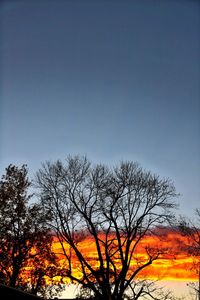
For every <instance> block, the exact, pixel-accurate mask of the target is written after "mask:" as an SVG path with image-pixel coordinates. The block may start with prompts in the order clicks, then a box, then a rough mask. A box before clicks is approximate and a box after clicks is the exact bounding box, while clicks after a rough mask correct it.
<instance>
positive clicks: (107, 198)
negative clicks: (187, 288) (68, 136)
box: [36, 156, 176, 300]
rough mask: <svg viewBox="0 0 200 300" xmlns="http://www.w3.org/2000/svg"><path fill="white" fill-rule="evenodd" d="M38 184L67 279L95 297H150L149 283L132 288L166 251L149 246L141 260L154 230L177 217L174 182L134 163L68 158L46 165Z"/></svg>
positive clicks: (38, 177)
mask: <svg viewBox="0 0 200 300" xmlns="http://www.w3.org/2000/svg"><path fill="white" fill-rule="evenodd" d="M36 182H37V186H38V187H39V188H40V193H41V202H42V205H43V208H44V210H45V213H48V214H49V216H50V217H51V222H50V223H49V225H51V227H52V229H53V230H54V231H55V232H56V233H57V236H58V238H59V240H60V243H61V245H62V248H63V253H64V255H65V258H66V264H67V268H68V271H67V273H66V276H68V277H69V278H70V279H71V280H72V281H73V282H77V283H79V284H81V285H82V287H83V288H86V289H89V290H91V291H92V292H93V294H94V295H95V297H96V298H97V299H107V300H111V299H116V300H121V299H123V298H124V297H125V295H126V292H127V290H129V294H130V295H131V297H132V298H131V299H139V298H140V297H141V296H142V295H144V294H145V293H146V296H147V294H148V293H149V297H150V295H151V293H150V292H149V290H148V285H145V284H144V285H143V286H142V290H141V289H135V290H133V287H134V284H135V283H136V282H137V280H138V278H139V275H140V274H141V272H142V270H143V269H144V268H147V267H148V266H149V265H151V264H152V263H153V261H154V260H156V259H158V258H159V257H160V255H162V254H163V253H162V251H161V250H160V249H152V248H150V246H148V245H146V246H145V251H146V256H145V258H144V257H142V258H141V257H140V256H139V255H138V252H137V249H138V246H139V245H140V244H141V243H142V241H143V238H144V237H145V236H146V235H147V234H152V235H153V234H154V231H155V230H154V229H155V227H156V226H160V225H161V224H162V225H164V224H165V223H166V222H167V221H169V219H171V218H173V214H172V212H171V210H172V209H174V208H175V207H176V204H175V203H174V202H173V198H174V197H175V196H176V193H175V188H174V186H173V184H172V183H171V182H170V180H168V179H160V178H159V177H158V176H155V175H152V174H151V173H150V172H146V171H144V170H142V169H141V168H140V167H139V165H138V164H137V163H133V162H122V163H121V164H120V165H119V166H116V167H114V168H108V167H107V166H104V165H92V164H91V163H90V162H89V161H88V160H87V158H85V157H78V156H75V157H70V156H69V157H68V158H67V160H66V164H65V165H64V164H63V163H62V162H61V161H57V162H55V163H50V162H46V163H45V164H43V166H42V168H41V169H40V170H39V171H38V173H37V176H36ZM88 235H89V237H90V239H92V240H93V241H94V242H95V247H96V250H95V251H96V255H97V259H96V260H95V258H94V259H91V258H89V257H87V254H85V253H84V252H83V251H82V249H81V241H82V240H83V239H84V238H85V237H86V236H88ZM66 245H68V246H67V247H66ZM77 262H78V265H77ZM77 270H79V272H77ZM160 298H162V297H160ZM153 299H158V298H153ZM166 299H168V298H166Z"/></svg>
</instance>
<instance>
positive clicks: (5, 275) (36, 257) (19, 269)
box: [0, 165, 56, 295]
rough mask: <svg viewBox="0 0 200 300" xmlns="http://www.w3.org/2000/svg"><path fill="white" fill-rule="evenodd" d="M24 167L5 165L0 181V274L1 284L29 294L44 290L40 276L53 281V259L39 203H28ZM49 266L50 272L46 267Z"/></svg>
mask: <svg viewBox="0 0 200 300" xmlns="http://www.w3.org/2000/svg"><path fill="white" fill-rule="evenodd" d="M27 173H28V170H27V167H26V166H25V165H23V166H22V167H21V168H18V167H16V166H13V165H9V166H8V168H6V173H5V175H3V176H2V180H1V181H0V274H1V281H2V282H3V283H4V284H6V285H9V286H11V287H15V288H21V289H24V290H28V291H31V292H32V293H33V294H37V293H42V294H43V295H45V292H46V291H47V287H46V289H44V281H45V280H44V277H45V276H46V278H48V279H49V281H51V279H53V275H55V273H54V274H53V273H52V266H55V264H56V256H55V254H54V253H53V252H52V251H51V244H52V234H51V232H50V230H49V228H48V227H47V226H46V218H45V215H44V214H43V211H42V210H41V207H40V206H39V204H36V203H35V204H33V203H32V204H31V205H30V204H29V201H30V199H31V197H32V196H31V195H29V194H28V189H29V187H30V185H31V182H30V181H29V179H28V176H27ZM49 265H50V266H51V270H50V267H49Z"/></svg>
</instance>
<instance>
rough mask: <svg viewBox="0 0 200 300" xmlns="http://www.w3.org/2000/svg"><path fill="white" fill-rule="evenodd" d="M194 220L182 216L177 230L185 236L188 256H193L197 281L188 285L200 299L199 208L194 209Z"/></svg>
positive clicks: (199, 299)
mask: <svg viewBox="0 0 200 300" xmlns="http://www.w3.org/2000/svg"><path fill="white" fill-rule="evenodd" d="M195 212H196V216H197V218H196V220H195V221H193V220H190V219H188V218H185V217H182V218H181V220H180V223H179V230H180V231H181V233H182V234H183V235H184V236H186V237H187V242H186V244H185V245H184V247H185V248H186V249H187V252H188V254H189V255H190V256H192V257H193V269H194V270H195V272H196V274H197V277H198V281H197V283H195V282H190V283H189V284H188V286H189V287H190V288H191V289H192V291H193V292H194V293H195V295H196V296H197V299H198V300H200V209H198V208H197V209H196V211H195Z"/></svg>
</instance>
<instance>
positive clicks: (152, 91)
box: [0, 0, 200, 217]
mask: <svg viewBox="0 0 200 300" xmlns="http://www.w3.org/2000/svg"><path fill="white" fill-rule="evenodd" d="M0 28H1V31H0V176H1V175H2V174H3V173H4V169H5V167H7V166H8V165H9V164H10V163H12V164H15V165H18V166H20V165H22V164H24V163H25V164H27V165H28V168H29V174H30V176H31V177H33V176H34V174H35V172H36V171H37V170H38V168H39V167H40V166H41V163H42V162H44V161H46V160H51V161H55V160H57V159H61V160H64V158H65V157H66V156H68V155H69V154H71V155H76V154H79V155H87V157H88V159H89V160H91V161H92V162H94V163H99V162H101V163H105V164H108V165H110V166H112V165H116V164H118V163H119V162H120V161H121V160H132V161H137V162H139V163H140V164H141V166H142V167H143V168H145V169H147V170H151V171H152V172H153V173H156V174H158V175H160V176H161V177H168V178H170V179H171V180H172V181H173V182H174V185H175V187H176V190H177V193H180V197H179V198H178V199H177V201H178V203H179V204H180V208H179V210H178V211H177V214H184V215H187V216H189V217H191V216H192V217H193V215H194V209H195V208H197V207H199V198H200V172H199V171H200V170H199V167H200V84H199V83H200V57H199V53H200V2H199V1H193V0H188V1H186V0H180V1H178V0H168V1H167V0H132V1H131V0H115V1H114V0H107V1H104V0H96V1H95V0H71V1H70V0H56V1H52V0H48V1H47V0H40V1H39V0H38V1H37V0H34V1H33V0H29V1H25V0H24V1H23V0H15V1H9V0H1V2H0Z"/></svg>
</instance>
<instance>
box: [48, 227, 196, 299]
mask: <svg viewBox="0 0 200 300" xmlns="http://www.w3.org/2000/svg"><path fill="white" fill-rule="evenodd" d="M162 230H163V234H162V242H161V241H160V240H159V239H158V238H155V237H152V236H148V235H147V236H146V237H145V238H144V239H143V241H142V243H141V244H139V247H138V248H137V250H136V253H137V259H138V258H139V257H140V258H142V257H145V256H146V254H145V253H146V252H145V249H144V247H145V246H148V247H152V248H159V249H160V251H164V249H166V248H168V251H167V254H165V255H162V256H161V257H160V259H158V260H155V261H154V262H153V264H152V265H151V266H149V267H147V268H146V269H144V271H142V273H141V275H140V276H139V277H138V278H136V279H144V278H148V279H150V280H159V281H158V283H157V284H158V286H165V287H166V288H168V289H169V288H170V289H171V290H172V291H174V292H175V294H176V295H177V296H188V297H189V291H190V290H189V288H188V287H187V283H188V282H191V281H196V280H197V273H196V270H195V268H194V259H193V258H192V257H191V256H190V255H189V254H188V251H187V250H186V249H187V248H186V247H184V246H187V245H188V238H187V237H183V236H182V235H181V234H179V233H177V232H176V231H172V230H169V229H165V230H164V229H162ZM161 232H162V231H161ZM79 247H80V248H81V252H82V254H84V257H87V259H88V261H90V264H93V265H96V264H98V260H97V257H98V256H97V252H96V246H95V242H94V240H93V239H92V238H91V237H90V236H88V237H87V236H86V237H85V239H83V240H82V241H81V242H80V245H79ZM53 249H54V252H55V253H59V255H58V257H59V258H60V260H63V259H64V258H63V256H62V255H60V253H62V248H61V245H60V243H59V241H58V240H57V239H56V237H55V239H54V243H53ZM66 249H67V246H66ZM66 251H67V250H66ZM102 253H103V251H102ZM91 260H92V261H91ZM72 265H77V266H79V263H78V261H77V259H76V258H75V256H74V259H73V263H72ZM134 266H136V261H135V260H133V261H132V264H131V269H130V271H131V270H132V271H133V270H134ZM77 268H78V267H77ZM77 268H75V269H73V268H72V273H73V272H75V274H76V276H77V274H79V272H78V271H77ZM80 274H81V273H80ZM74 289H75V290H76V289H77V287H76V286H73V287H71V289H70V292H72V294H73V292H74ZM67 293H69V289H67ZM64 295H65V293H64ZM64 295H63V296H64ZM189 299H190V298H189Z"/></svg>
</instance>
